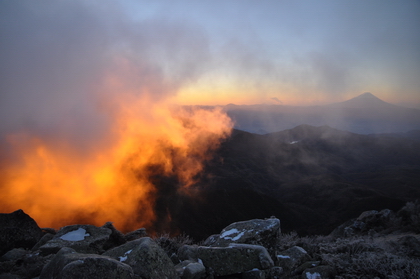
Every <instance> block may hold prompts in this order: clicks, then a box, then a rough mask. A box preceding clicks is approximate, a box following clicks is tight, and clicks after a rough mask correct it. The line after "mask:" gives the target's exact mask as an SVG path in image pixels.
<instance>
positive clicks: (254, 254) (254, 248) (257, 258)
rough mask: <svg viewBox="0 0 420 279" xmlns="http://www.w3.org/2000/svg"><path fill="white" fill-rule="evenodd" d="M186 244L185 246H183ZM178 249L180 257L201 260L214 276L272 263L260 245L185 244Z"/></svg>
mask: <svg viewBox="0 0 420 279" xmlns="http://www.w3.org/2000/svg"><path fill="white" fill-rule="evenodd" d="M185 246H186V247H185ZM185 246H184V247H182V249H180V255H178V256H179V257H180V259H181V260H182V259H184V260H191V259H192V260H194V261H198V262H200V261H201V262H202V263H203V265H204V266H205V267H206V268H207V269H211V271H212V273H213V274H214V275H215V276H224V275H231V274H237V273H243V272H245V271H249V270H252V269H254V268H257V269H261V270H264V269H269V268H270V267H272V266H273V265H274V263H273V260H272V259H271V257H270V255H269V254H268V252H267V250H266V249H265V248H264V247H263V246H260V245H251V244H234V243H232V244H230V245H229V246H228V247H205V246H190V245H185Z"/></svg>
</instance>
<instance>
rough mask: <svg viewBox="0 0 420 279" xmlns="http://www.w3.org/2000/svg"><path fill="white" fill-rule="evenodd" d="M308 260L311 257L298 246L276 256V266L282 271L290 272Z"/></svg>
mask: <svg viewBox="0 0 420 279" xmlns="http://www.w3.org/2000/svg"><path fill="white" fill-rule="evenodd" d="M310 260H311V257H310V256H309V255H308V253H307V252H306V251H305V249H303V248H302V247H299V246H293V247H292V248H289V249H287V250H285V251H282V252H280V253H278V254H277V256H276V265H277V266H280V267H282V268H283V270H284V271H287V272H290V271H291V270H293V269H294V268H296V267H298V266H300V265H301V264H302V263H304V262H307V261H310Z"/></svg>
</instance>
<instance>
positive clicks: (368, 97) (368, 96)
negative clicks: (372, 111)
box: [353, 92, 382, 101]
mask: <svg viewBox="0 0 420 279" xmlns="http://www.w3.org/2000/svg"><path fill="white" fill-rule="evenodd" d="M356 98H358V99H364V100H381V99H379V98H378V97H376V96H375V95H373V94H372V93H370V92H365V93H363V94H360V95H359V96H357V97H354V98H353V99H356ZM381 101H382V100H381Z"/></svg>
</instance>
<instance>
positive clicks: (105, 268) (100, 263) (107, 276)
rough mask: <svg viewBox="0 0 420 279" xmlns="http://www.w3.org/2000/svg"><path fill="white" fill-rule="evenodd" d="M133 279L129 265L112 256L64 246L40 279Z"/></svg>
mask: <svg viewBox="0 0 420 279" xmlns="http://www.w3.org/2000/svg"><path fill="white" fill-rule="evenodd" d="M53 278H60V279H72V278H78V279H84V278H86V279H88V278H89V279H117V278H118V279H132V278H134V273H133V270H132V268H131V267H130V266H129V265H126V264H124V263H121V262H119V261H117V260H114V259H112V258H110V257H106V256H101V255H95V254H80V253H76V251H75V250H74V249H71V248H67V247H64V248H62V249H61V250H60V251H59V252H58V253H57V254H56V255H55V256H54V258H53V259H52V260H51V261H50V262H49V263H48V264H46V265H45V266H44V268H43V269H42V272H41V275H40V277H39V279H53Z"/></svg>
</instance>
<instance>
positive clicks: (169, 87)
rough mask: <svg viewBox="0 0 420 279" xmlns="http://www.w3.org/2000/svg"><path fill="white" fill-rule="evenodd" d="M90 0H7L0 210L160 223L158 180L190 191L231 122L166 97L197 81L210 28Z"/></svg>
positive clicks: (46, 222)
mask: <svg viewBox="0 0 420 279" xmlns="http://www.w3.org/2000/svg"><path fill="white" fill-rule="evenodd" d="M89 3H90V4H86V3H84V1H80V2H79V1H68V2H67V1H64V2H59V4H57V3H55V2H53V1H40V2H37V3H32V2H18V3H14V2H13V4H12V2H10V3H9V2H7V3H2V4H1V5H2V7H1V9H0V13H1V14H0V18H2V21H3V22H4V23H7V24H3V23H2V24H0V36H1V37H2V38H3V39H2V44H1V46H0V48H1V50H0V55H1V57H0V64H1V65H2V66H1V71H2V76H3V81H2V82H1V85H0V86H1V90H0V91H1V94H2V95H1V99H2V102H1V103H2V104H4V105H1V110H0V113H1V117H2V119H3V120H4V121H3V122H2V125H1V127H0V133H1V134H0V135H1V149H2V154H3V155H2V157H1V165H0V166H1V168H0V171H1V178H0V183H1V184H0V187H1V189H0V190H1V192H2V195H1V202H0V211H1V212H10V211H12V210H16V209H18V208H22V209H24V210H25V211H26V212H28V213H29V214H30V215H31V216H32V217H34V218H35V219H36V220H37V221H38V222H39V224H40V225H41V226H52V227H58V226H62V225H66V224H69V223H72V222H90V223H93V224H96V225H102V224H103V223H104V222H106V221H114V222H115V225H116V226H117V227H118V228H120V229H126V230H128V229H134V228H137V227H139V226H146V225H148V224H151V223H152V222H153V221H155V219H156V214H155V210H154V207H155V201H156V198H155V197H156V195H157V194H158V193H157V191H158V188H156V187H155V185H154V182H153V177H154V176H156V175H161V176H167V177H173V178H174V179H175V180H176V183H174V189H175V190H174V191H186V192H188V187H189V186H190V185H191V184H193V183H194V182H195V177H196V176H197V174H198V173H199V172H200V170H201V169H202V167H203V163H204V162H205V160H207V159H209V158H211V152H212V151H213V150H214V149H216V148H217V147H218V145H219V143H220V140H221V139H223V138H225V137H226V136H227V135H228V134H229V133H230V129H231V126H232V124H231V121H230V119H229V118H228V117H227V116H226V114H224V113H223V112H221V111H220V110H217V109H215V110H203V109H199V108H191V107H190V108H184V107H180V106H176V105H174V104H171V102H170V101H169V100H170V98H171V97H172V96H174V95H175V94H176V93H177V90H178V89H179V88H180V87H181V86H183V85H184V84H186V83H188V82H190V81H191V80H193V79H195V78H196V77H197V76H199V74H200V66H199V61H202V62H203V63H205V60H206V47H205V36H203V34H201V33H200V32H199V31H198V30H196V29H192V28H190V27H187V26H184V25H182V24H180V23H173V22H168V21H164V20H157V19H155V20H137V21H134V20H132V21H130V22H128V21H127V20H126V19H124V20H123V18H126V17H123V15H122V14H121V11H120V10H119V8H118V7H117V6H113V5H111V4H110V2H100V4H92V3H94V2H89ZM105 15H106V16H105ZM105 18H106V21H103V20H102V19H105ZM3 42H4V43H3ZM186 49H188V51H186ZM193 62H194V63H193Z"/></svg>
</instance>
